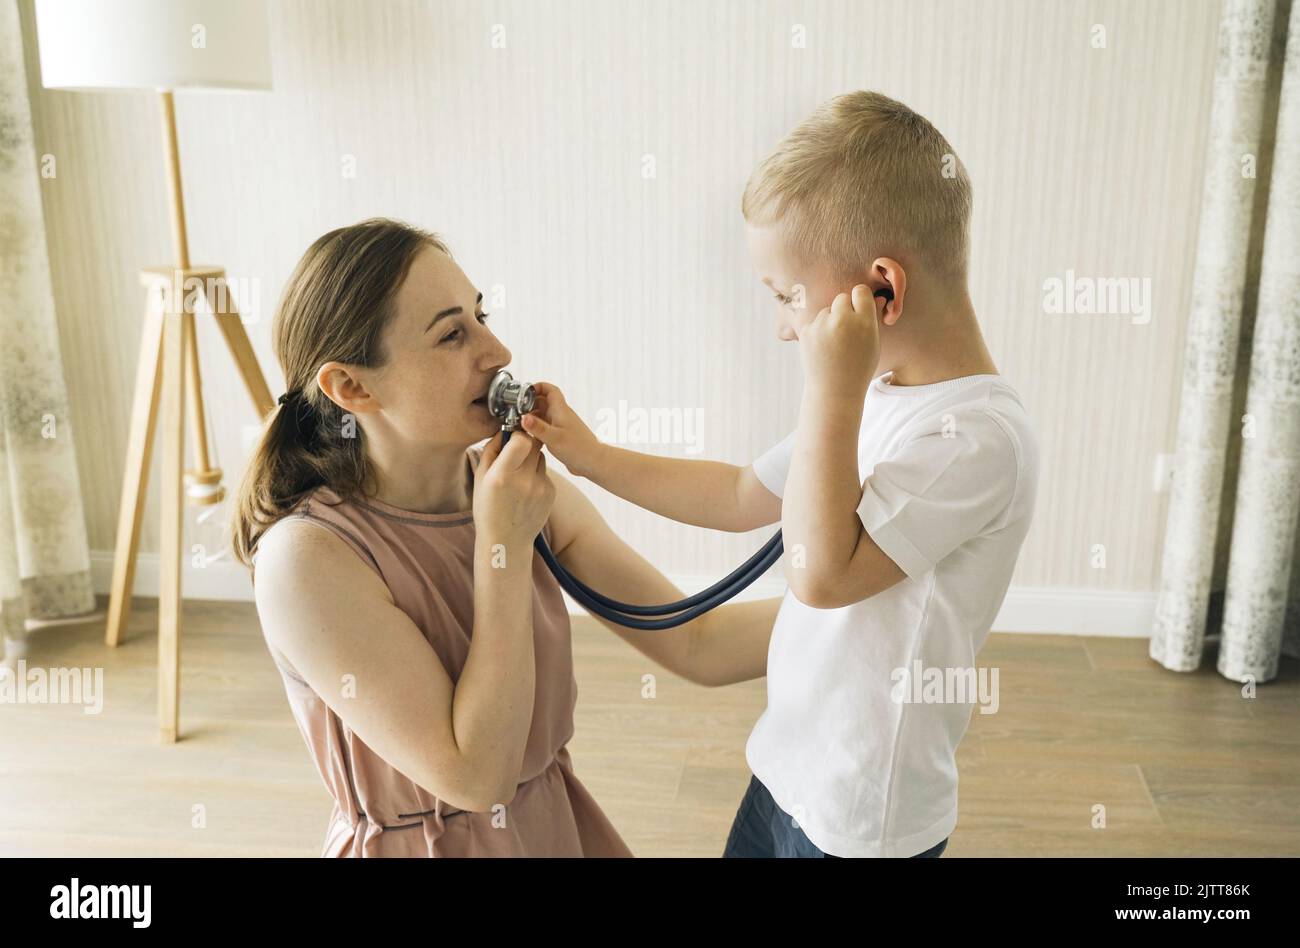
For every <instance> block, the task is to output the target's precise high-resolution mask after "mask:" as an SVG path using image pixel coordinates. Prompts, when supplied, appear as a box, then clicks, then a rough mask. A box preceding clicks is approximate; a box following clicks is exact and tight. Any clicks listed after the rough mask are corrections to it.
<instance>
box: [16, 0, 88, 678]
mask: <svg viewBox="0 0 1300 948" xmlns="http://www.w3.org/2000/svg"><path fill="white" fill-rule="evenodd" d="M56 168H57V166H56ZM56 173H57V172H56ZM41 180H42V178H41V174H40V169H39V168H38V164H37V160H36V150H35V145H34V143H33V140H32V116H31V106H30V103H29V101H28V98H27V75H26V66H25V64H24V61H23V39H22V32H21V29H20V26H19V15H18V7H17V4H16V3H14V0H0V625H3V630H4V637H5V640H6V659H7V660H9V661H13V660H14V659H15V658H16V657H17V654H16V653H18V652H20V651H21V650H22V648H23V641H24V639H25V637H26V620H27V619H28V618H33V619H56V618H62V617H65V616H71V615H79V614H82V613H86V612H90V611H92V610H93V609H94V608H95V597H94V593H93V591H92V589H91V582H90V549H89V546H88V544H87V541H86V520H85V516H84V514H83V511H82V502H81V485H80V482H79V481H78V479H77V455H76V449H75V446H74V445H73V439H72V426H71V424H70V422H69V417H68V392H67V388H66V386H65V385H64V381H63V359H62V357H61V356H60V354H59V338H58V327H57V325H56V323H55V318H54V295H53V291H52V289H51V284H50V262H49V257H48V255H47V253H46V246H45V222H44V218H43V216H42V210H41V192H40V188H41Z"/></svg>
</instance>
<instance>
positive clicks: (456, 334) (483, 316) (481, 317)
mask: <svg viewBox="0 0 1300 948" xmlns="http://www.w3.org/2000/svg"><path fill="white" fill-rule="evenodd" d="M491 315H492V314H491V313H479V314H478V315H477V316H475V317H474V318H475V319H477V320H478V321H479V323H480V324H482V323H486V322H487V318H488V317H489V316H491ZM460 336H461V331H460V330H459V329H453V330H452V331H451V332H449V333H447V335H445V336H443V337H442V341H443V342H451V341H453V340H455V339H459V338H460Z"/></svg>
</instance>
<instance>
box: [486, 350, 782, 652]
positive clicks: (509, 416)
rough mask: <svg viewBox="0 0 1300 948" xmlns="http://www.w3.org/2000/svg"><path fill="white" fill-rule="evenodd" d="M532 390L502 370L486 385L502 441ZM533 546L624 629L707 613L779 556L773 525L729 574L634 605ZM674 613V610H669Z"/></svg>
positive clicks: (563, 581)
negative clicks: (669, 598)
mask: <svg viewBox="0 0 1300 948" xmlns="http://www.w3.org/2000/svg"><path fill="white" fill-rule="evenodd" d="M536 397H537V393H536V391H535V390H534V388H533V386H532V385H529V384H528V383H526V382H516V381H515V380H514V378H513V377H512V376H511V375H510V373H509V372H507V371H506V370H505V369H502V370H501V371H499V372H498V373H497V374H496V375H495V376H494V377H493V379H492V384H491V385H490V386H488V395H487V405H488V411H489V412H491V413H492V415H493V416H494V417H496V418H499V419H501V444H502V446H504V445H505V443H506V442H507V441H509V440H510V435H511V433H512V432H514V431H515V429H517V428H518V427H519V420H520V418H522V417H523V416H524V415H526V414H528V413H529V412H531V411H532V410H533V406H534V404H535V400H536ZM533 546H534V547H535V548H536V549H537V552H538V553H540V554H541V557H542V559H543V560H544V561H545V563H546V565H547V567H548V568H549V569H550V571H551V574H552V575H553V576H554V577H555V578H556V580H557V581H558V582H559V584H560V588H562V589H563V590H564V591H565V592H567V593H568V594H569V595H570V596H571V597H573V599H574V601H575V602H577V603H578V604H579V605H580V606H582V607H583V608H584V609H586V610H587V611H588V612H591V613H593V614H595V615H598V616H601V617H602V618H605V619H608V620H609V621H610V622H615V623H617V624H619V625H622V626H627V627H628V628H629V629H671V628H673V627H674V626H679V625H681V624H682V623H684V622H689V621H690V620H691V619H694V618H695V617H696V616H699V615H702V614H703V613H705V612H708V611H709V610H710V609H712V608H713V607H714V606H719V605H721V604H722V603H724V602H726V601H727V600H728V599H730V598H731V597H732V596H734V595H736V593H738V592H740V591H741V590H742V589H744V588H745V587H746V586H748V585H749V584H750V583H752V582H753V581H754V580H756V579H758V577H760V576H762V575H763V574H764V573H766V572H767V571H768V570H769V569H771V568H772V564H773V563H775V562H776V561H777V560H779V559H780V558H781V552H782V549H783V547H782V544H781V531H780V530H778V531H777V532H776V535H775V536H773V537H772V539H770V540H768V541H767V543H766V544H765V545H764V546H763V548H762V549H761V550H759V551H758V552H757V553H755V554H754V555H753V556H751V557H750V558H749V559H748V560H746V561H745V562H744V563H743V564H742V565H741V566H740V567H738V568H737V569H736V570H734V571H733V572H732V573H731V574H730V575H728V576H725V577H723V578H722V579H720V580H718V581H717V582H716V583H714V584H713V585H712V586H710V587H709V588H708V589H704V590H701V591H700V592H697V593H696V594H695V595H693V596H688V597H687V598H685V599H683V600H681V601H680V602H669V603H665V604H664V605H662V606H634V605H632V604H631V603H626V602H619V601H617V600H615V599H610V598H609V597H608V596H603V595H601V594H600V593H598V592H596V590H594V589H592V588H591V587H590V586H587V585H586V584H584V583H583V582H581V581H580V580H577V579H575V578H574V577H573V576H572V575H570V574H569V571H568V570H566V569H565V568H564V567H563V566H562V565H560V561H559V560H557V559H556V558H555V554H554V553H552V552H551V548H550V547H549V546H547V545H546V540H545V539H543V537H542V535H541V534H540V533H539V534H538V535H537V538H536V539H535V540H533ZM673 613H677V614H676V615H673ZM634 616H666V617H667V618H663V619H637V618H633V617H634Z"/></svg>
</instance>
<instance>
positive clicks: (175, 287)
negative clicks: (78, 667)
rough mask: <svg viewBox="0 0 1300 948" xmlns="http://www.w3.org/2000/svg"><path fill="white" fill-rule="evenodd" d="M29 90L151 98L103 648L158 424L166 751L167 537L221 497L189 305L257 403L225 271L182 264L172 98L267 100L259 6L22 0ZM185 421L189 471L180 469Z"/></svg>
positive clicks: (175, 635) (170, 581) (260, 391)
mask: <svg viewBox="0 0 1300 948" xmlns="http://www.w3.org/2000/svg"><path fill="white" fill-rule="evenodd" d="M36 27H37V36H38V42H39V47H40V59H41V81H42V84H43V85H44V86H45V88H47V89H70V90H76V91H99V90H138V89H148V90H155V91H156V92H157V93H158V94H159V96H160V104H161V114H162V142H163V160H164V165H165V167H166V169H167V194H168V198H169V203H170V207H171V231H172V241H173V244H174V253H175V262H174V263H173V264H171V265H167V266H151V267H145V268H144V269H142V270H141V271H140V281H141V283H142V284H143V285H144V286H145V288H146V294H145V298H146V305H145V316H144V331H143V333H142V336H141V343H140V362H139V366H138V368H137V371H136V381H135V397H134V401H133V405H132V409H131V429H130V432H131V433H130V439H129V442H128V444H127V456H126V469H125V473H124V478H123V484H122V497H121V506H120V511H119V516H118V527H117V543H116V550H115V553H114V557H113V582H112V591H111V596H110V599H109V609H108V628H107V632H106V639H105V640H106V642H107V644H108V645H109V646H114V647H115V646H117V645H118V644H119V643H120V642H121V640H122V632H123V630H124V629H125V628H126V624H127V618H128V615H129V612H130V604H131V592H132V588H133V586H134V582H135V565H136V563H135V561H136V554H137V550H138V547H139V540H140V524H141V520H142V518H143V515H144V507H145V497H146V490H147V486H148V480H149V467H150V458H151V455H152V451H153V441H154V432H155V428H156V427H157V426H158V422H159V420H160V417H161V423H162V474H161V480H162V484H161V489H162V530H161V537H160V540H159V548H160V551H159V552H160V556H159V568H158V572H159V577H158V581H159V582H158V585H159V589H158V726H159V738H160V740H161V742H163V743H173V742H175V741H176V739H177V736H178V732H179V717H180V634H181V562H182V560H181V556H182V552H181V534H182V526H183V517H182V511H183V507H184V504H185V502H186V501H187V500H188V501H189V502H190V503H191V504H196V505H203V504H215V503H219V502H220V501H221V500H222V499H223V497H224V496H225V490H224V488H223V487H222V485H221V477H222V474H221V470H220V468H218V467H216V466H214V465H213V463H212V459H211V458H210V456H209V453H208V438H207V426H206V421H205V417H204V406H203V395H202V389H201V386H200V378H199V352H198V344H197V338H196V336H195V324H194V318H195V304H196V303H197V302H198V298H199V296H200V295H201V296H202V297H204V298H206V301H207V303H208V306H209V308H210V309H211V312H212V318H213V319H214V320H215V321H216V324H217V326H218V328H219V329H220V330H221V335H222V337H223V338H224V339H225V342H226V345H227V347H228V348H229V350H230V354H231V356H232V357H233V359H234V363H235V367H236V369H237V370H238V371H239V374H240V376H241V377H242V379H243V383H244V387H245V389H247V391H248V395H249V397H250V398H251V399H252V402H253V407H254V409H255V410H256V412H257V416H258V418H264V417H265V416H266V415H267V414H268V413H269V412H270V411H271V409H272V408H273V407H274V404H273V402H272V399H271V392H270V390H269V389H268V388H267V385H266V380H265V379H264V378H263V376H262V371H261V369H260V367H259V366H258V363H257V358H256V356H255V355H254V354H253V349H252V346H251V345H250V344H249V341H248V335H247V334H246V333H245V331H244V324H243V321H242V320H241V319H240V316H239V312H238V310H237V309H236V308H235V304H234V301H233V299H232V298H231V295H230V292H229V287H228V286H227V285H226V282H225V271H224V270H223V269H222V268H220V267H212V266H199V265H194V264H191V263H190V252H189V239H188V235H187V231H186V227H185V203H184V197H183V193H182V189H181V168H180V153H179V149H178V148H177V143H176V114H175V108H174V103H173V101H172V90H175V89H187V90H188V89H203V90H266V89H270V87H271V62H270V49H269V42H268V37H267V11H266V7H265V3H264V0H36ZM187 409H188V417H189V427H190V435H191V438H192V447H193V461H194V464H193V467H192V468H190V469H189V470H185V469H184V459H183V454H184V449H185V429H186V414H187Z"/></svg>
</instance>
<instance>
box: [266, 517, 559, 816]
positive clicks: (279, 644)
mask: <svg viewBox="0 0 1300 948" xmlns="http://www.w3.org/2000/svg"><path fill="white" fill-rule="evenodd" d="M491 539H492V538H491V537H488V536H486V535H483V536H480V537H479V538H478V539H477V540H476V544H475V550H474V577H475V581H474V589H475V593H474V634H473V637H472V641H471V645H470V651H469V657H468V658H467V659H466V662H465V667H464V669H463V670H462V672H461V676H460V680H459V682H458V683H455V684H453V683H452V681H451V679H450V677H449V676H448V675H447V672H446V669H445V668H443V665H442V662H441V661H439V659H438V656H437V654H436V653H435V652H434V650H433V648H432V647H431V646H430V645H429V643H428V641H427V640H426V639H425V637H424V635H423V633H421V632H420V630H419V629H418V628H417V627H416V625H415V623H414V622H412V621H411V619H410V617H409V616H407V614H406V613H404V612H403V611H402V610H401V609H399V608H398V607H397V606H396V605H394V604H393V599H392V595H391V594H390V593H389V590H388V587H387V586H386V585H385V584H384V582H383V580H381V579H380V578H379V576H378V575H377V574H376V573H375V571H374V570H372V569H371V568H370V567H369V566H367V565H366V564H365V563H364V562H363V561H362V560H361V558H360V557H359V556H358V555H357V554H356V553H355V552H354V551H353V550H352V549H351V548H350V547H348V545H347V544H346V543H345V542H344V541H343V540H342V539H340V538H339V537H338V536H336V535H334V534H333V533H331V532H330V531H329V530H328V529H327V528H324V527H322V526H320V525H318V524H313V523H310V522H308V521H289V522H286V523H282V524H279V525H278V526H277V528H276V529H274V530H271V531H269V532H268V533H267V534H266V535H265V536H264V537H263V538H262V541H261V542H260V543H259V552H258V560H257V583H256V598H257V610H258V615H259V616H260V618H261V621H262V627H263V628H264V629H265V631H266V635H267V638H268V640H269V641H270V642H271V643H272V644H274V646H275V647H276V648H277V649H278V650H279V651H280V652H282V653H283V654H284V655H285V657H286V658H288V660H289V662H290V663H291V664H292V665H293V667H294V668H295V669H297V671H298V673H299V674H301V675H302V676H303V678H305V679H306V680H307V683H308V684H309V685H310V686H311V688H312V690H313V691H315V692H316V693H317V694H318V695H319V696H320V697H321V699H322V700H324V702H325V703H326V704H327V705H329V707H330V708H331V709H332V710H333V711H334V712H335V713H336V714H338V716H339V717H340V718H342V719H343V721H344V723H345V724H347V726H348V727H349V728H350V729H351V730H352V731H354V732H355V733H356V734H357V736H358V737H360V738H361V740H363V741H364V742H365V743H366V744H367V746H369V747H371V748H372V749H373V750H374V751H375V753H377V754H378V755H379V756H380V757H382V758H384V760H386V761H388V762H389V763H390V764H392V765H393V766H394V767H395V768H397V769H398V770H399V771H401V772H402V773H404V774H406V775H407V776H408V777H410V778H411V780H413V781H415V783H417V784H419V785H420V786H421V787H423V788H424V789H426V790H427V791H428V792H429V793H431V794H433V795H434V796H436V797H438V798H439V799H442V800H446V801H447V802H448V803H450V804H452V805H453V806H455V807H457V808H459V809H463V810H469V811H472V812H485V811H488V810H491V808H492V806H493V805H495V804H497V803H501V804H505V803H509V802H510V800H511V799H512V798H513V797H514V794H515V790H516V788H517V785H518V780H519V771H520V767H521V766H522V763H523V754H524V747H525V745H526V742H527V739H528V731H529V728H530V727H531V723H532V716H533V694H534V669H535V664H534V655H533V625H532V601H533V597H532V549H531V547H529V548H528V552H527V555H521V556H511V557H510V562H509V565H508V567H500V568H493V564H492V562H491ZM348 676H351V677H350V678H349V677H348ZM348 684H351V685H352V686H353V687H352V688H350V689H347V690H345V685H348ZM353 695H354V696H353Z"/></svg>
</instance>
